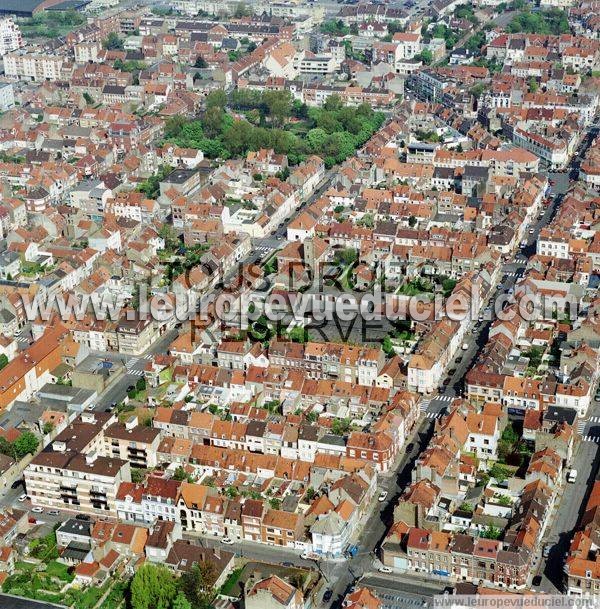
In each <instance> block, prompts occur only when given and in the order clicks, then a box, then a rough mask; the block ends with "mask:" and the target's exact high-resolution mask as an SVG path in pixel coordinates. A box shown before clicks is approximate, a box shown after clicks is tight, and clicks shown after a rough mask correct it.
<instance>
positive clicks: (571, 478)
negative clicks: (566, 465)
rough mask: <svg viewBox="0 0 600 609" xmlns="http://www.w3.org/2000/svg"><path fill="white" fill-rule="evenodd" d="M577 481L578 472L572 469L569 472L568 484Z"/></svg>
mask: <svg viewBox="0 0 600 609" xmlns="http://www.w3.org/2000/svg"><path fill="white" fill-rule="evenodd" d="M575 480H577V470H576V469H571V470H569V471H568V472H567V482H571V483H573V482H575Z"/></svg>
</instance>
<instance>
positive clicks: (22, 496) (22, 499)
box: [18, 493, 27, 503]
mask: <svg viewBox="0 0 600 609" xmlns="http://www.w3.org/2000/svg"><path fill="white" fill-rule="evenodd" d="M26 499H27V494H26V493H23V494H22V495H21V496H20V497H19V499H18V501H19V503H23V501H25V500H26Z"/></svg>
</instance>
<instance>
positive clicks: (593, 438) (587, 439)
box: [582, 436, 600, 444]
mask: <svg viewBox="0 0 600 609" xmlns="http://www.w3.org/2000/svg"><path fill="white" fill-rule="evenodd" d="M582 440H583V441H584V442H595V443H596V444H597V443H598V442H600V436H583V438H582Z"/></svg>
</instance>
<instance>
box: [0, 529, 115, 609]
mask: <svg viewBox="0 0 600 609" xmlns="http://www.w3.org/2000/svg"><path fill="white" fill-rule="evenodd" d="M29 557H30V559H27V560H21V561H17V562H16V563H15V571H14V573H13V574H12V575H10V576H9V577H7V578H6V580H5V581H4V583H3V584H2V591H3V592H6V593H8V594H13V595H15V596H23V597H25V598H30V599H33V600H38V601H45V602H48V603H56V604H59V605H66V606H67V607H75V608H76V609H93V608H94V607H95V606H96V604H97V603H98V601H99V600H100V599H101V598H102V596H103V595H104V594H105V593H106V591H107V590H108V589H109V588H110V586H111V584H112V583H113V581H112V580H109V581H108V582H107V583H105V584H104V585H103V586H100V587H93V586H92V587H89V588H85V589H80V588H77V587H73V588H71V587H68V585H69V584H71V582H72V581H73V579H74V576H73V574H72V572H71V570H72V569H71V568H70V567H69V566H68V565H65V564H63V563H61V562H58V561H57V560H56V559H57V558H58V550H57V546H56V533H55V532H54V531H52V532H51V533H49V534H48V535H45V536H44V537H39V538H35V539H32V540H31V542H30V543H29ZM124 585H125V586H126V583H123V582H117V583H116V584H115V585H114V591H115V592H114V594H113V591H111V594H109V595H108V596H107V598H106V599H105V600H104V601H103V603H102V605H101V606H100V609H116V608H117V607H118V606H119V605H120V601H121V600H122V599H123V592H124V589H123V588H122V586H124ZM119 587H121V588H119ZM117 599H119V603H117V602H116V600H117Z"/></svg>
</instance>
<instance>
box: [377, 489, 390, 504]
mask: <svg viewBox="0 0 600 609" xmlns="http://www.w3.org/2000/svg"><path fill="white" fill-rule="evenodd" d="M387 496H388V492H387V491H381V493H379V497H378V498H377V501H379V502H380V503H383V502H384V501H385V500H386V499H387Z"/></svg>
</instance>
